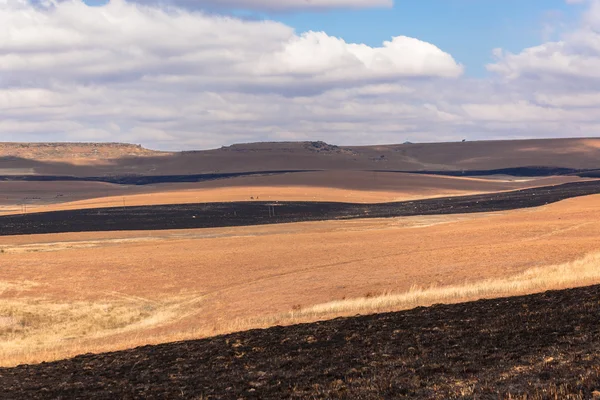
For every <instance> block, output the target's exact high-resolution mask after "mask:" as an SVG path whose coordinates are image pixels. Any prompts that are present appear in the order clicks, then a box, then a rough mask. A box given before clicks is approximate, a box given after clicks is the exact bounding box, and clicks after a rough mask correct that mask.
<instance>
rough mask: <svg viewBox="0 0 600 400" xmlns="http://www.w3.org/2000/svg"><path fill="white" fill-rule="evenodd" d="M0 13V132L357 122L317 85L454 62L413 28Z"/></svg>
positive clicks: (279, 132) (242, 128)
mask: <svg viewBox="0 0 600 400" xmlns="http://www.w3.org/2000/svg"><path fill="white" fill-rule="evenodd" d="M0 26H2V29H0V112H2V115H3V123H2V124H0V135H2V139H4V140H15V139H21V140H32V139H33V140H55V139H63V140H76V139H81V138H87V139H93V138H94V137H96V138H97V139H98V140H106V139H110V140H115V139H118V140H132V141H139V142H143V143H146V144H148V145H155V146H156V145H158V146H162V147H164V146H165V145H166V143H167V142H168V141H171V144H170V145H171V146H175V147H180V148H181V147H194V146H200V147H207V146H213V145H218V144H225V143H231V142H233V141H238V140H244V141H248V140H264V139H278V138H291V137H297V138H303V137H307V136H306V135H309V136H310V135H312V137H316V136H322V135H326V133H325V132H324V131H327V130H330V131H332V132H339V129H341V128H342V127H343V129H344V130H349V127H350V126H355V128H356V127H358V126H359V124H358V122H356V121H354V122H352V120H353V119H356V115H357V113H359V112H360V113H362V112H363V111H364V110H362V108H361V105H360V103H359V102H357V103H356V104H354V105H352V102H347V104H345V105H344V107H341V108H340V107H339V104H338V103H333V104H329V103H328V102H329V101H330V97H329V96H330V93H334V92H336V91H337V92H338V93H341V92H343V91H346V90H349V91H348V93H349V95H351V96H358V97H360V96H363V95H361V94H360V93H359V92H360V91H361V90H366V91H367V92H368V90H369V89H368V88H381V87H385V86H386V85H388V86H389V87H391V88H393V89H392V92H393V93H396V92H397V88H396V86H397V84H398V82H399V81H402V80H410V79H415V78H419V79H426V80H439V79H442V80H445V79H455V78H457V77H459V76H460V75H461V74H462V72H463V67H462V66H461V65H460V64H458V63H457V62H456V61H455V60H454V59H453V58H452V57H451V56H450V55H449V54H447V53H445V52H443V51H442V50H440V49H439V48H437V47H436V46H434V45H432V44H430V43H426V42H423V41H420V40H417V39H413V38H408V37H403V36H399V37H395V38H392V39H391V40H390V41H386V42H384V43H383V44H382V46H380V47H370V46H367V45H364V44H355V43H347V42H345V41H344V40H342V39H340V38H336V37H332V36H329V35H327V34H326V33H324V32H306V33H304V34H301V35H298V34H296V33H295V32H294V30H293V29H292V28H290V27H288V26H286V25H283V24H281V23H277V22H273V21H245V20H240V19H236V18H232V17H226V16H215V15H212V14H204V13H201V12H197V11H186V10H184V9H178V8H161V7H157V6H147V5H146V6H144V5H141V4H135V3H130V2H126V1H124V0H112V1H111V2H110V3H108V4H107V5H105V6H102V7H89V6H86V5H85V4H84V3H83V2H82V1H78V0H73V1H62V2H55V1H53V2H47V3H40V2H38V3H37V4H35V5H34V4H33V3H30V2H27V1H24V0H4V1H3V2H0ZM352 88H356V90H357V92H355V93H356V94H351V93H353V92H352V90H354V89H352ZM392 92H390V93H392ZM367 97H368V95H367ZM314 101H317V102H319V101H320V102H321V103H315V102H314ZM391 108H394V109H395V110H396V111H402V109H404V110H405V111H406V112H411V113H412V112H413V108H414V107H412V106H411V107H390V106H389V105H388V106H385V107H383V106H381V108H380V110H378V111H377V112H375V113H373V114H372V115H376V114H378V113H379V114H381V113H382V112H383V110H384V109H391ZM325 111H327V113H328V114H327V115H326V114H325ZM423 112H424V113H429V111H427V110H425V109H424V110H423ZM336 118H346V120H344V121H339V120H337V119H336ZM361 121H362V120H361ZM362 123H364V124H367V123H368V118H364V121H362ZM353 124H354V125H353ZM319 126H320V127H322V128H319ZM320 129H323V132H319V130H320ZM81 135H83V136H81ZM331 140H332V141H336V139H335V138H331Z"/></svg>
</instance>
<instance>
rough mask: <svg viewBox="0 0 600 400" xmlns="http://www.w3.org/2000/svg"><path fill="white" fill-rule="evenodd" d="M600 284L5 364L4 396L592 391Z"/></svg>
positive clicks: (599, 339)
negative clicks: (35, 362)
mask: <svg viewBox="0 0 600 400" xmlns="http://www.w3.org/2000/svg"><path fill="white" fill-rule="evenodd" d="M599 321H600V286H593V287H587V288H579V289H571V290H564V291H553V292H547V293H544V294H538V295H531V296H521V297H513V298H505V299H494V300H481V301H477V302H472V303H465V304H457V305H437V306H433V307H430V308H417V309H414V310H410V311H404V312H398V313H388V314H378V315H369V316H360V317H354V318H339V319H335V320H331V321H326V322H319V323H314V324H303V325H296V326H289V327H275V328H270V329H266V330H253V331H248V332H242V333H236V334H231V335H227V336H219V337H215V338H211V339H205V340H197V341H187V342H178V343H171V344H164V345H158V346H145V347H140V348H136V349H132V350H127V351H121V352H114V353H106V354H99V355H91V354H90V355H83V356H79V357H76V358H73V359H70V360H65V361H59V362H53V363H46V364H40V365H35V366H20V367H17V368H12V369H0V392H1V393H2V394H3V398H5V399H51V398H52V399H56V398H69V399H76V398H78V399H89V398H95V399H114V398H122V399H129V398H145V399H157V398H171V399H173V398H202V399H237V398H255V399H258V398H261V399H267V398H273V399H279V398H328V399H329V398H349V399H350V398H352V399H372V398H421V399H452V398H466V399H469V398H472V399H475V398H477V399H504V398H508V396H509V395H512V396H513V397H512V398H527V399H555V398H560V399H590V398H593V397H594V396H595V395H596V394H598V393H597V392H595V391H597V390H600V367H599V365H600V354H599V353H598V351H597V349H598V348H599V346H600V322H599Z"/></svg>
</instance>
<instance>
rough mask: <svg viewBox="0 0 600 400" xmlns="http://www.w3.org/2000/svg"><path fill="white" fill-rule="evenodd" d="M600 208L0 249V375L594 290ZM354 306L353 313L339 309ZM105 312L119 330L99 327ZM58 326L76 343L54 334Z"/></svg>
mask: <svg viewBox="0 0 600 400" xmlns="http://www.w3.org/2000/svg"><path fill="white" fill-rule="evenodd" d="M599 200H600V196H588V197H582V198H574V199H569V200H566V201H562V202H560V203H556V204H552V205H548V206H544V207H540V208H535V209H527V210H518V211H511V212H502V213H490V214H470V215H453V216H431V217H410V218H393V219H373V220H352V221H326V222H311V223H297V224H284V225H268V226H253V227H238V228H218V229H201V230H178V231H145V232H135V231H132V232H102V233H76V234H50V235H32V236H18V237H0V266H1V267H0V268H1V269H2V275H1V276H2V278H1V279H0V281H1V283H0V287H2V288H4V289H3V290H1V291H0V300H2V302H3V304H6V305H8V306H7V307H10V309H11V310H13V311H11V312H12V314H10V315H9V311H7V310H8V308H6V310H4V311H2V312H3V313H4V314H2V316H3V317H4V320H3V322H2V323H3V326H5V327H6V328H7V329H10V330H12V331H11V333H10V334H11V335H13V336H6V338H7V339H8V338H10V340H3V341H1V342H0V365H16V364H18V363H22V362H39V361H45V360H46V361H47V360H51V359H57V358H64V357H67V356H70V355H75V354H79V353H85V352H88V351H93V352H96V351H104V350H114V349H122V348H127V347H133V346H137V345H141V344H147V343H160V342H164V341H169V340H174V339H180V338H197V337H204V336H210V335H214V334H217V333H223V332H231V331H236V330H242V329H246V328H249V327H262V326H269V325H272V324H289V323H294V322H298V321H311V320H316V319H323V318H330V317H334V316H337V315H348V314H352V313H372V312H376V311H381V310H388V309H389V310H395V309H402V308H407V307H413V306H415V305H424V304H431V303H435V302H458V301H464V300H468V299H476V298H480V297H495V296H498V295H503V294H521V293H531V292H537V291H540V290H545V289H548V288H558V287H567V286H578V285H583V284H592V283H598V282H600V281H598V276H597V275H596V272H595V271H596V270H597V269H596V266H595V264H594V263H596V262H597V261H595V259H594V258H592V257H594V256H589V257H590V258H586V256H588V255H589V254H594V253H597V252H598V251H600V247H599V245H598V243H599V241H598V240H599V239H600V237H599V236H600V218H598V217H600V201H599ZM576 260H583V261H580V262H576ZM590 260H591V261H590ZM584 271H591V272H590V273H589V274H588V272H585V274H584ZM552 276H554V277H556V279H554V278H552V279H551V277H552ZM565 276H566V277H567V278H568V277H572V276H576V277H578V278H581V279H575V280H573V279H571V278H569V279H566V278H565ZM540 277H541V278H540ZM545 277H546V278H547V279H545ZM528 282H529V283H528ZM415 287H419V288H421V290H420V291H417V290H415ZM482 288H483V289H482ZM386 293H387V294H388V295H386V296H384V297H383V298H380V297H378V296H380V295H382V294H386ZM392 294H393V295H392ZM395 296H396V297H395ZM403 296H404V297H403ZM367 298H368V299H367ZM351 299H359V300H358V304H359V306H356V303H352V302H351V301H347V302H345V301H344V300H351ZM360 299H362V300H360ZM382 299H383V303H381V301H382ZM390 299H392V301H391V302H389V300H390ZM406 299H409V301H407V300H406ZM335 301H337V302H341V303H334V304H338V305H339V304H341V305H342V306H338V305H336V306H335V307H332V306H331V304H332V302H335ZM386 302H387V303H386ZM320 304H328V305H327V306H324V307H325V311H323V308H319V307H323V306H319V305H320ZM348 304H354V305H351V306H350V307H348V306H347V305H348ZM68 305H71V308H69V306H68ZM17 309H18V310H27V312H29V313H31V314H32V315H31V316H30V317H31V318H32V319H33V322H24V323H22V322H20V321H28V320H27V318H29V317H27V318H26V316H25V315H23V314H19V313H18V312H16V311H15V310H17ZM107 309H111V310H117V311H115V315H121V317H118V318H117V320H114V321H109V322H106V321H105V320H104V318H106V317H107V315H106V314H103V312H105V310H107ZM85 310H88V311H89V312H85ZM118 310H122V313H121V311H118ZM126 310H128V311H127V312H126ZM130 313H132V314H130ZM36 315H37V316H44V317H43V319H42V320H37V321H36V319H38V318H39V317H36ZM69 315H71V316H72V318H73V324H72V326H73V329H71V330H70V331H69V330H67V329H66V328H65V331H64V332H63V333H61V331H60V330H58V331H56V330H55V328H52V326H54V325H57V326H60V324H68V322H67V321H68V320H69V318H70V317H69ZM95 321H96V322H95ZM19 325H21V327H20V328H19ZM63 326H66V325H63ZM16 328H18V329H16ZM7 334H8V333H7ZM57 335H58V336H57ZM61 335H62V336H61Z"/></svg>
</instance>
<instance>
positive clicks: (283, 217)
mask: <svg viewBox="0 0 600 400" xmlns="http://www.w3.org/2000/svg"><path fill="white" fill-rule="evenodd" d="M597 193H600V181H586V182H574V183H567V184H563V185H557V186H548V187H539V188H532V189H524V190H518V191H513V192H503V193H495V194H482V195H473V196H461V197H449V198H436V199H427V200H417V201H409V202H397V203H381V204H351V203H330V202H277V203H269V202H232V203H203V204H180V205H164V206H147V207H115V208H100V209H84V210H70V211H56V212H48V213H33V214H26V215H9V216H3V217H0V236H6V235H21V234H40V233H60V232H90V231H120V230H159V229H190V228H208V227H226V226H247V225H261V224H278V223H288V222H301V221H322V220H335V219H353V218H385V217H399V216H414V215H435V214H459V213H476V212H490V211H504V210H513V209H518V208H527V207H536V206H541V205H545V204H549V203H554V202H557V201H560V200H564V199H567V198H571V197H578V196H585V195H590V194H597Z"/></svg>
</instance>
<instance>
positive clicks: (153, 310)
mask: <svg viewBox="0 0 600 400" xmlns="http://www.w3.org/2000/svg"><path fill="white" fill-rule="evenodd" d="M16 286H17V285H16V284H12V285H7V284H4V285H0V289H1V288H2V287H5V288H7V289H8V290H15V287H16ZM182 300H183V299H170V300H169V301H165V302H148V301H140V300H139V299H135V298H132V299H121V300H116V301H103V302H83V301H80V302H69V303H57V302H53V301H48V300H44V299H34V298H23V299H18V300H8V301H6V300H3V301H2V302H1V303H0V366H11V365H17V364H20V363H35V362H40V361H50V360H55V359H59V358H64V357H68V356H73V355H76V354H81V353H83V352H90V351H98V350H99V349H102V347H101V346H100V345H99V344H100V343H102V342H105V343H109V344H110V342H111V340H110V338H111V337H114V336H115V335H123V334H126V335H131V338H132V339H135V337H136V336H135V332H137V331H140V330H143V329H146V328H150V327H157V326H161V325H162V324H164V323H165V322H170V321H173V320H174V319H176V318H178V317H179V316H181V315H182V313H184V312H185V311H186V308H185V307H183V306H184V305H185V304H186V302H185V301H182ZM188 303H189V301H188ZM94 342H95V343H96V344H92V343H94ZM106 349H107V350H109V349H111V346H110V345H109V346H108V347H106Z"/></svg>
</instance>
